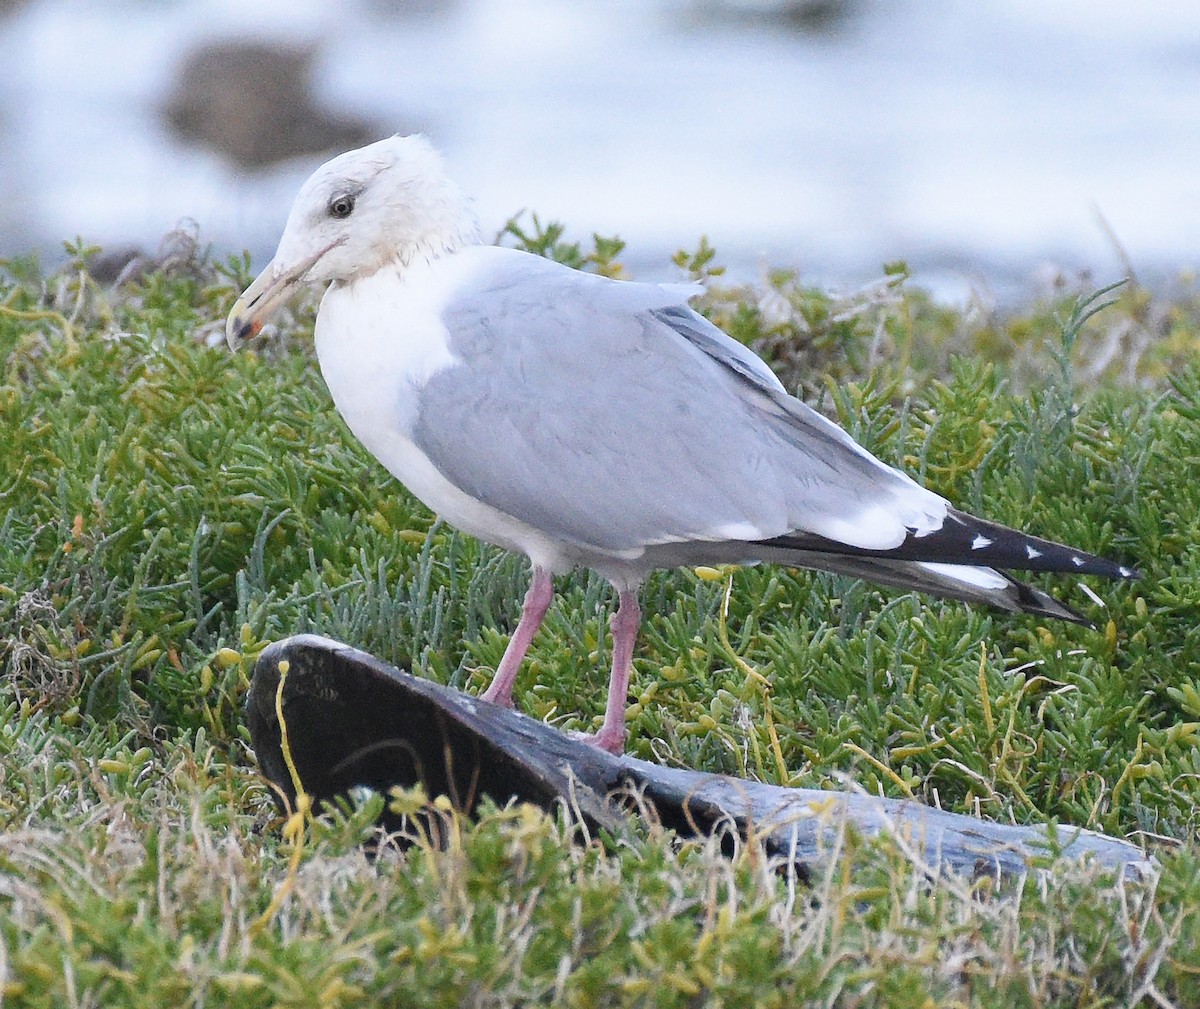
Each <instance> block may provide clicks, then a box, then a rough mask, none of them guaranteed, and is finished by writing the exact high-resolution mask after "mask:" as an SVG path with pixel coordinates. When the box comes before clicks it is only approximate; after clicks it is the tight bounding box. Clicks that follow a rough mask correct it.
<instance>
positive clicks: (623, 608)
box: [583, 589, 642, 754]
mask: <svg viewBox="0 0 1200 1009" xmlns="http://www.w3.org/2000/svg"><path fill="white" fill-rule="evenodd" d="M617 599H618V602H617V612H616V613H615V614H614V615H613V618H612V636H613V649H612V651H613V654H612V675H611V677H610V678H609V681H608V703H607V704H606V705H605V707H604V724H603V725H601V726H600V731H599V732H597V733H596V734H595V735H593V736H584V737H583V738H584V740H586V741H587V742H589V743H591V744H592V745H593V746H598V747H600V749H602V750H608V752H609V753H618V754H619V753H621V751H623V750H624V749H625V698H626V696H627V695H628V694H629V674H630V673H631V672H632V671H633V646H634V643H635V642H636V641H637V632H638V625H639V624H640V623H641V621H642V613H641V610H640V609H639V608H638V599H637V589H622V590H620V592H619V593H618V595H617Z"/></svg>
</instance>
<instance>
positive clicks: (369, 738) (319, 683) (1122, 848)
mask: <svg viewBox="0 0 1200 1009" xmlns="http://www.w3.org/2000/svg"><path fill="white" fill-rule="evenodd" d="M283 661H286V663H287V670H288V672H287V677H286V682H285V687H284V697H283V711H284V718H285V721H286V722H287V727H288V739H289V743H290V747H291V751H292V756H293V760H294V763H295V765H296V769H297V773H298V774H299V776H300V780H301V782H302V783H303V786H304V789H305V791H307V792H309V793H310V794H311V795H313V796H314V797H315V798H317V799H332V798H333V797H335V796H337V795H340V794H344V793H346V792H348V791H349V790H350V789H351V788H353V787H355V786H362V785H365V786H368V787H370V788H374V789H377V790H379V791H386V790H387V789H388V788H390V787H391V786H393V785H405V786H407V785H413V784H416V783H417V782H418V781H420V782H421V783H422V784H423V785H424V786H425V789H426V791H427V792H428V793H429V794H430V795H431V796H432V795H443V794H444V795H447V796H449V797H450V798H451V800H452V801H453V802H454V804H455V806H456V807H457V808H459V809H462V810H464V811H468V812H469V811H471V810H473V809H474V808H475V806H476V804H477V803H478V801H479V800H480V798H482V797H483V796H489V797H490V798H492V799H493V800H494V801H495V802H497V803H499V804H504V803H506V802H508V801H510V800H512V799H517V800H520V801H526V802H531V803H534V804H536V805H538V806H541V807H543V808H546V809H549V808H551V807H553V806H554V805H555V804H556V803H559V802H567V803H569V805H570V806H571V807H572V808H573V809H574V810H575V811H576V814H577V815H578V816H579V818H580V819H581V820H582V822H583V823H584V824H586V825H587V827H588V828H589V829H590V830H592V831H594V830H596V829H597V828H605V829H615V828H617V827H619V825H620V823H621V821H622V819H623V818H624V817H625V816H626V815H628V810H630V809H633V810H637V809H638V808H639V806H641V807H642V808H644V809H645V810H648V811H652V813H653V815H655V816H657V817H658V819H659V820H661V821H662V822H663V823H665V824H666V825H668V826H670V827H673V828H675V829H676V830H678V831H680V832H681V833H683V834H689V835H690V834H709V833H712V832H714V831H722V832H724V836H725V837H726V838H727V840H728V841H729V843H730V844H733V843H736V840H737V839H738V838H741V839H744V838H746V837H747V836H751V835H753V836H754V837H757V838H759V839H760V840H761V841H763V843H765V845H766V847H767V849H768V850H769V851H770V852H771V853H772V854H775V855H778V856H780V857H781V858H784V859H787V860H788V861H790V862H791V863H793V864H795V865H796V866H798V867H804V868H812V867H813V866H814V865H819V864H821V863H822V862H824V861H826V860H827V859H828V858H829V857H830V856H831V855H832V854H835V853H836V851H837V849H838V847H839V840H840V838H841V837H842V836H843V832H844V829H845V827H846V826H847V825H851V826H853V828H854V829H855V830H856V831H858V832H859V833H861V834H864V835H869V836H875V835H878V834H890V835H891V836H892V837H894V838H895V839H896V842H897V843H898V844H899V845H901V846H903V848H904V850H905V851H907V852H908V853H909V854H910V855H911V856H912V857H913V858H914V859H917V860H919V861H920V862H921V863H922V864H923V865H925V866H928V868H929V870H930V871H931V872H938V871H943V870H947V869H949V870H954V871H956V872H965V873H968V874H972V875H978V874H981V873H985V874H988V875H993V876H999V875H1004V876H1008V875H1013V874H1021V873H1024V872H1026V871H1028V869H1029V867H1030V865H1031V864H1032V863H1033V861H1034V860H1035V859H1038V858H1044V857H1045V856H1046V855H1047V854H1048V853H1049V852H1051V851H1057V852H1059V853H1060V854H1061V855H1062V856H1064V857H1069V858H1075V857H1087V858H1090V859H1092V860H1094V861H1095V862H1097V863H1098V864H1101V865H1103V866H1107V867H1110V868H1114V869H1116V868H1123V869H1125V870H1126V871H1132V872H1141V871H1144V870H1145V869H1146V868H1148V867H1149V866H1150V864H1151V862H1150V860H1149V859H1148V858H1147V856H1146V855H1145V854H1144V853H1143V852H1142V850H1141V849H1140V848H1138V847H1137V846H1136V845H1133V844H1130V843H1128V842H1126V841H1122V840H1118V839H1116V838H1112V837H1107V836H1105V835H1102V834H1097V833H1094V832H1092V831H1087V830H1081V829H1077V828H1070V827H1059V828H1057V830H1054V831H1052V830H1051V829H1050V828H1048V827H1045V826H1024V827H1021V826H1013V825H1011V824H1000V823H991V822H989V821H987V820H981V819H976V818H975V817H970V816H963V815H961V814H957V813H947V812H944V811H942V810H938V809H934V808H932V807H930V806H926V805H924V804H922V803H919V802H914V801H908V800H897V799H882V798H877V797H874V796H869V795H865V794H862V793H859V792H855V791H852V790H847V791H821V790H816V789H806V788H780V787H777V786H774V785H764V784H761V783H759V782H754V781H747V780H743V779H738V778H730V777H726V776H723V775H714V774H704V773H701V772H697V771H686V770H679V769H674V768H667V767H662V766H660V765H658V764H653V763H649V762H647V761H644V760H638V759H636V758H633V757H614V756H612V755H610V754H608V753H604V752H602V751H600V750H597V749H595V748H594V747H591V746H588V745H586V744H584V743H581V742H578V741H577V740H575V739H573V738H571V737H570V736H567V735H565V734H564V733H562V732H560V731H558V730H557V729H554V728H552V727H551V726H548V725H545V724H543V723H542V722H538V721H535V720H534V719H531V718H528V717H526V716H524V715H521V714H520V713H518V712H514V711H510V710H508V709H506V708H499V707H496V706H495V705H493V704H488V703H487V702H485V701H481V700H479V699H477V698H474V697H469V696H467V695H466V694H462V693H460V692H458V691H456V690H451V689H449V688H447V687H442V686H439V685H438V684H436V683H431V682H429V681H428V680H422V679H420V678H418V677H415V676H412V675H410V674H408V673H405V672H402V671H400V670H398V669H395V668H394V667H392V666H389V665H387V664H386V663H383V662H380V661H379V660H378V659H375V658H374V657H372V656H370V655H368V654H366V653H365V652H360V651H358V650H357V649H354V648H350V647H349V646H347V645H343V644H340V643H338V642H336V641H331V640H329V639H328V638H321V637H317V636H315V635H307V634H306V635H300V636H298V637H293V638H287V639H285V640H283V641H279V642H276V643H275V644H273V645H271V646H270V647H269V648H267V649H266V650H265V651H264V652H263V653H262V655H261V656H260V657H259V659H258V662H257V664H256V666H255V670H254V681H253V683H252V685H251V688H250V696H249V699H248V702H247V716H248V720H249V724H250V733H251V737H252V739H253V742H254V748H255V752H256V754H257V755H258V760H259V763H260V765H261V766H262V768H263V772H264V773H265V774H266V775H267V777H269V778H270V779H271V780H272V781H273V782H275V783H276V784H277V785H278V786H279V788H280V789H281V790H282V791H283V793H285V794H286V795H287V796H288V797H289V799H294V798H295V795H294V791H293V787H292V781H291V776H290V774H289V772H288V770H287V768H286V766H285V764H284V761H283V756H282V751H281V747H280V732H279V725H278V720H277V718H276V715H275V699H276V693H277V690H278V685H279V664H280V662H283ZM634 796H640V797H641V799H640V800H639V801H633V797H634ZM398 822H399V821H398V820H397V819H396V818H395V817H392V816H391V815H390V814H388V815H385V818H384V825H385V826H387V827H389V828H395V827H396V826H397V825H398Z"/></svg>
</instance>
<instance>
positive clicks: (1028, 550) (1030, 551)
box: [1025, 543, 1083, 564]
mask: <svg viewBox="0 0 1200 1009" xmlns="http://www.w3.org/2000/svg"><path fill="white" fill-rule="evenodd" d="M1025 556H1026V557H1028V558H1029V559H1030V560H1033V559H1034V558H1037V557H1041V556H1042V552H1041V551H1040V550H1035V549H1034V548H1033V546H1032V545H1031V544H1029V543H1026V544H1025ZM1075 563H1076V564H1081V563H1083V562H1082V561H1080V559H1079V558H1078V557H1076V558H1075Z"/></svg>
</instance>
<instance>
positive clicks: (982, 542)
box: [971, 533, 992, 550]
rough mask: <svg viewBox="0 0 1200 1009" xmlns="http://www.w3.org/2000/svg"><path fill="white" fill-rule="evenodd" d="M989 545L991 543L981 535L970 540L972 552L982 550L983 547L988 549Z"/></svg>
mask: <svg viewBox="0 0 1200 1009" xmlns="http://www.w3.org/2000/svg"><path fill="white" fill-rule="evenodd" d="M991 545H992V541H991V540H990V539H988V538H987V537H986V536H984V535H983V533H979V534H977V535H976V537H975V538H974V539H973V540H971V549H972V550H982V549H983V548H984V547H990V546H991Z"/></svg>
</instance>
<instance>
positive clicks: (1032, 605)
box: [748, 509, 1138, 626]
mask: <svg viewBox="0 0 1200 1009" xmlns="http://www.w3.org/2000/svg"><path fill="white" fill-rule="evenodd" d="M748 545H749V546H753V547H754V548H755V549H754V556H755V557H757V558H759V559H761V560H769V561H774V562H776V563H784V564H793V565H796V566H799V567H806V568H814V569H817V570H821V571H833V572H837V573H839V574H846V575H851V576H853V577H856V578H865V579H867V580H868V581H873V582H877V583H879V584H881V585H890V586H893V587H896V588H903V589H913V590H916V591H919V592H927V593H929V594H930V595H935V596H943V597H945V598H948V599H958V600H962V601H963V602H968V603H983V604H986V605H990V606H994V607H996V608H998V609H1001V610H1006V611H1008V612H1010V613H1031V614H1035V615H1038V616H1045V617H1053V618H1055V619H1059V620H1068V621H1071V622H1072V623H1077V624H1085V625H1088V626H1092V622H1091V621H1090V620H1088V619H1087V617H1085V616H1084V615H1083V614H1081V613H1080V612H1079V611H1078V610H1075V609H1074V608H1072V607H1070V606H1068V605H1067V604H1066V603H1063V602H1060V601H1059V600H1057V599H1055V598H1054V597H1053V596H1051V595H1050V594H1049V593H1047V592H1043V591H1042V590H1041V589H1038V588H1035V587H1033V586H1032V585H1027V584H1026V583H1025V582H1021V581H1018V580H1017V579H1015V578H1013V577H1012V576H1011V575H1008V574H1006V573H1005V571H1004V570H1002V569H1006V568H1016V569H1019V570H1024V571H1047V572H1059V573H1063V572H1069V573H1073V574H1091V575H1101V576H1104V577H1107V578H1117V579H1121V580H1128V579H1133V578H1137V577H1138V573H1137V571H1136V570H1134V569H1133V568H1130V567H1126V566H1125V565H1123V564H1118V563H1116V562H1115V561H1110V560H1108V559H1106V558H1104V557H1098V556H1096V555H1095V554H1089V553H1085V552H1084V551H1082V550H1076V549H1075V548H1073V547H1069V546H1065V545H1064V544H1062V543H1055V542H1053V541H1052V540H1045V539H1041V538H1040V537H1037V536H1029V535H1027V534H1025V533H1022V532H1019V531H1017V530H1016V529H1010V528H1008V527H1007V526H1002V525H998V524H996V523H995V522H988V521H986V520H984V519H977V518H975V517H974V516H972V515H968V514H966V513H965V512H960V511H958V510H957V509H951V510H950V512H949V514H948V515H947V517H946V521H945V522H944V523H943V525H942V527H941V528H940V529H938V530H935V531H934V532H931V533H927V534H926V535H923V536H918V535H916V534H911V533H910V534H909V536H908V537H907V538H906V539H905V541H904V542H903V543H901V544H900V545H899V546H898V547H895V548H893V549H891V550H865V549H862V548H860V547H853V546H847V545H846V544H844V543H839V542H837V541H836V540H831V539H828V538H826V537H824V536H816V535H813V534H811V533H803V532H800V533H789V534H788V535H785V536H778V537H776V538H774V539H770V540H762V541H760V542H758V543H754V544H748Z"/></svg>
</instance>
